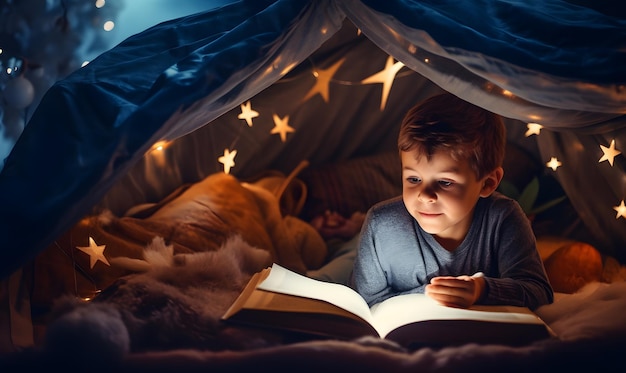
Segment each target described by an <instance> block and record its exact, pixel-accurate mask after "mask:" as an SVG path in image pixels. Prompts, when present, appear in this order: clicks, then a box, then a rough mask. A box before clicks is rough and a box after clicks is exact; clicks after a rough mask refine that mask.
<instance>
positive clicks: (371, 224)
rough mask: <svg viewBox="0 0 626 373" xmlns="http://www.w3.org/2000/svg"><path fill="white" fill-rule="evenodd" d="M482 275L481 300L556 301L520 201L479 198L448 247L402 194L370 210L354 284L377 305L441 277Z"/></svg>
mask: <svg viewBox="0 0 626 373" xmlns="http://www.w3.org/2000/svg"><path fill="white" fill-rule="evenodd" d="M477 272H483V273H484V275H485V283H486V289H485V294H484V295H483V297H482V298H481V299H480V300H479V303H481V304H508V305H514V306H526V307H529V308H530V309H535V308H537V307H539V306H541V305H543V304H548V303H552V301H553V291H552V288H551V286H550V283H549V282H548V278H547V275H546V272H545V269H544V267H543V263H542V261H541V258H540V257H539V253H538V251H537V248H536V241H535V236H534V233H533V231H532V228H531V226H530V222H529V221H528V219H527V218H526V215H525V214H524V212H523V211H522V209H521V208H520V206H519V205H518V204H517V202H516V201H514V200H512V199H510V198H508V197H505V196H503V195H501V194H499V193H493V194H492V196H490V197H488V198H480V199H479V201H478V203H477V205H476V208H475V210H474V216H473V219H472V224H471V226H470V229H469V231H468V233H467V236H466V237H465V239H464V240H463V242H462V243H461V245H460V246H459V247H458V248H456V249H455V250H453V251H448V250H446V249H444V248H443V247H442V246H441V245H440V244H439V243H438V242H437V241H436V240H435V238H434V237H433V236H432V235H430V234H429V233H426V232H425V231H423V230H422V229H421V227H420V226H419V224H418V223H417V221H416V220H415V219H414V218H413V217H412V216H411V215H410V214H409V212H408V211H407V210H406V207H405V206H404V203H403V202H402V198H401V197H397V198H394V199H391V200H388V201H384V202H381V203H379V204H377V205H375V206H373V207H372V208H371V209H370V210H369V211H368V213H367V217H366V219H365V223H364V224H363V229H362V231H361V236H360V240H359V247H358V251H357V256H356V260H355V263H354V269H353V277H352V284H351V285H352V287H354V289H355V290H356V291H357V292H359V294H361V295H362V296H363V298H365V300H366V301H367V303H368V304H369V305H370V306H371V305H373V304H375V303H378V302H380V301H383V300H385V299H387V298H389V297H392V296H394V295H399V294H406V293H423V292H424V287H425V286H426V285H427V284H428V283H429V282H430V279H432V278H433V277H436V276H460V275H473V274H475V273H477Z"/></svg>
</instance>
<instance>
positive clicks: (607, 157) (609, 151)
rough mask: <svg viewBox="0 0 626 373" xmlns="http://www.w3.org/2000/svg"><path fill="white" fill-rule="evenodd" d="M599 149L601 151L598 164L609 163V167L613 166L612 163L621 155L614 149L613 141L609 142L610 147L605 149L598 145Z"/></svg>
mask: <svg viewBox="0 0 626 373" xmlns="http://www.w3.org/2000/svg"><path fill="white" fill-rule="evenodd" d="M600 149H602V153H604V154H603V155H602V158H600V160H599V161H598V163H600V162H602V161H609V164H610V165H611V167H612V166H613V161H615V157H617V156H618V155H620V154H622V152H620V151H619V150H617V149H615V139H613V140H611V145H610V146H609V147H608V148H607V147H606V146H604V145H600Z"/></svg>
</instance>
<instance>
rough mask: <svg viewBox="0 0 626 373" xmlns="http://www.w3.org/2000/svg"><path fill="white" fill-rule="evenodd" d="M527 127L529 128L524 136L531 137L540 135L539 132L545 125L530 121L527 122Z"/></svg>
mask: <svg viewBox="0 0 626 373" xmlns="http://www.w3.org/2000/svg"><path fill="white" fill-rule="evenodd" d="M526 128H528V130H527V131H526V133H525V134H524V136H526V137H530V136H532V135H537V136H539V132H541V129H542V128H543V126H542V125H541V124H539V123H528V124H526Z"/></svg>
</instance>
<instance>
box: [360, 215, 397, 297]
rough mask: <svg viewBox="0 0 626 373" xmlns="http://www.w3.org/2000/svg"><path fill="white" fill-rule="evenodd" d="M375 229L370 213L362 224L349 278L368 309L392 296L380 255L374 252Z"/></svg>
mask: <svg viewBox="0 0 626 373" xmlns="http://www.w3.org/2000/svg"><path fill="white" fill-rule="evenodd" d="M376 229H377V228H376V227H375V222H374V221H373V219H372V213H371V211H370V212H368V214H367V216H366V218H365V222H364V223H363V228H362V230H361V234H360V237H359V244H358V249H357V254H356V258H355V260H354V268H353V272H352V277H351V286H352V287H353V288H354V290H356V291H357V292H358V293H359V294H360V295H361V296H362V297H363V299H365V301H366V302H367V304H368V305H369V306H370V307H371V306H372V305H373V304H375V303H378V302H380V301H382V300H384V299H386V298H389V297H390V296H391V295H392V294H393V291H392V289H391V287H389V286H388V285H387V277H386V275H385V272H384V270H383V268H382V265H381V263H380V261H379V257H380V255H381V253H380V252H377V250H376V245H375V242H374V232H375V231H376Z"/></svg>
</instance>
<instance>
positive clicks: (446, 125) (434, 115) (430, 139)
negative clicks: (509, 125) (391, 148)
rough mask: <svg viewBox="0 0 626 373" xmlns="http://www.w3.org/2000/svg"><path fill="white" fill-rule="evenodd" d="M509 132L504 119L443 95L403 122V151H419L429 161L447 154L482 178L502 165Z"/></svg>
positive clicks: (410, 113) (413, 110) (413, 111)
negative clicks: (441, 152)
mask: <svg viewBox="0 0 626 373" xmlns="http://www.w3.org/2000/svg"><path fill="white" fill-rule="evenodd" d="M505 146H506V132H505V128H504V123H503V121H502V118H501V117H500V116H499V115H497V114H494V113H492V112H489V111H487V110H485V109H483V108H481V107H478V106H476V105H472V104H470V103H468V102H466V101H463V100H461V99H460V98H458V97H456V96H454V95H452V94H450V93H443V94H439V95H436V96H433V97H430V98H428V99H426V100H425V101H423V102H422V103H421V104H418V105H416V106H414V107H412V108H411V109H410V110H409V111H408V112H407V113H406V115H405V117H404V119H403V120H402V126H401V127H400V134H399V136H398V149H399V150H400V151H404V152H407V151H413V150H415V151H417V152H418V154H417V156H424V155H425V156H426V157H428V159H430V158H431V157H432V155H433V154H434V153H435V152H437V151H439V150H443V151H447V152H449V153H450V155H451V157H452V159H455V160H460V159H467V160H468V162H469V164H470V167H471V168H472V170H473V171H474V173H475V174H476V178H477V179H481V178H482V177H483V176H485V175H486V174H487V173H489V172H491V171H493V170H495V169H496V168H497V167H500V166H502V162H503V160H504V151H505Z"/></svg>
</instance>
